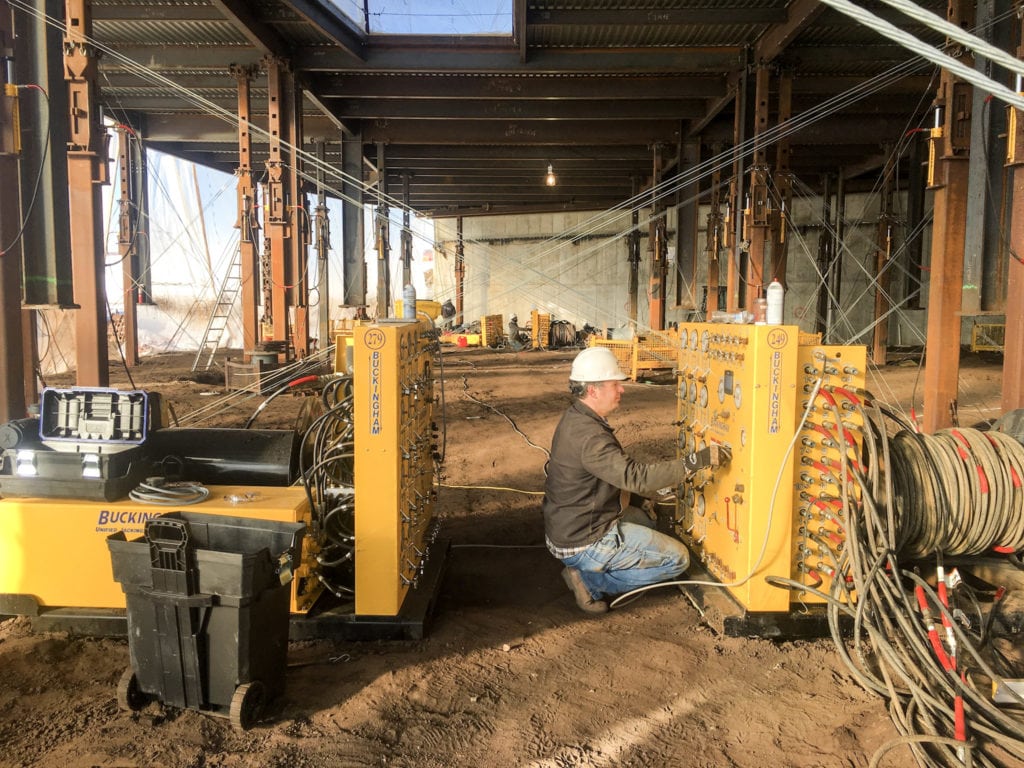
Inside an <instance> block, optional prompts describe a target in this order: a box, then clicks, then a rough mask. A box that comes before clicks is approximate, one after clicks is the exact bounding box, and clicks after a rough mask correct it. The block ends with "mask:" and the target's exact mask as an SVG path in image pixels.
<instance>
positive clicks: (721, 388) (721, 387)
mask: <svg viewBox="0 0 1024 768" xmlns="http://www.w3.org/2000/svg"><path fill="white" fill-rule="evenodd" d="M718 402H719V403H724V402H725V379H719V380H718Z"/></svg>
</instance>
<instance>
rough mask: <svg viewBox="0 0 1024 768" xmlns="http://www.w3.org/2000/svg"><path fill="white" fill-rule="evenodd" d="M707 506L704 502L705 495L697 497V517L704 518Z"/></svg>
mask: <svg viewBox="0 0 1024 768" xmlns="http://www.w3.org/2000/svg"><path fill="white" fill-rule="evenodd" d="M706 506H707V504H706V502H705V501H704V494H703V493H701V494H699V495H698V496H697V517H704V512H705V511H706Z"/></svg>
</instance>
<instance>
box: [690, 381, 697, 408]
mask: <svg viewBox="0 0 1024 768" xmlns="http://www.w3.org/2000/svg"><path fill="white" fill-rule="evenodd" d="M690 402H691V403H696V402H697V382H696V381H691V382H690Z"/></svg>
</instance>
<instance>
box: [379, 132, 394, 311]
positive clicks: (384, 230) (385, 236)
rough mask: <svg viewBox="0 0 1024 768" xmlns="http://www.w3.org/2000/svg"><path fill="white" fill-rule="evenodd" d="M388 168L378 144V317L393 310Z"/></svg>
mask: <svg viewBox="0 0 1024 768" xmlns="http://www.w3.org/2000/svg"><path fill="white" fill-rule="evenodd" d="M386 195H387V166H386V160H385V157H384V144H383V142H380V143H378V144H377V223H376V228H377V237H376V241H377V317H388V316H389V314H390V312H389V310H390V308H391V259H390V258H389V257H390V255H391V208H390V207H389V206H388V203H387V197H386Z"/></svg>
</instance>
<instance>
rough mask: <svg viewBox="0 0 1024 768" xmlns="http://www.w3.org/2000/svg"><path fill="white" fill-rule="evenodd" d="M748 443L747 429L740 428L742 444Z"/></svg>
mask: <svg viewBox="0 0 1024 768" xmlns="http://www.w3.org/2000/svg"><path fill="white" fill-rule="evenodd" d="M746 444H747V430H745V429H743V428H740V446H741V447H742V446H744V445H746Z"/></svg>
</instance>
